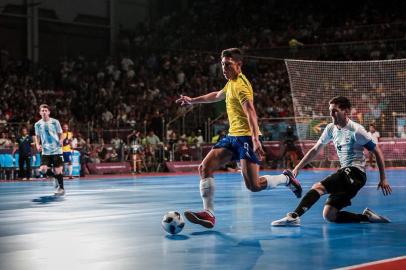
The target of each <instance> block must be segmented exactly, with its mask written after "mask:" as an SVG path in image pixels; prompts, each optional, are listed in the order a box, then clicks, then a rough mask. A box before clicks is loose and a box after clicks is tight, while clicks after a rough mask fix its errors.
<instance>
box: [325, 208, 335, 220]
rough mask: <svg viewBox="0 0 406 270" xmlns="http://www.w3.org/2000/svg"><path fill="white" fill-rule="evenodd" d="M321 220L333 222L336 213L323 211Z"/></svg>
mask: <svg viewBox="0 0 406 270" xmlns="http://www.w3.org/2000/svg"><path fill="white" fill-rule="evenodd" d="M323 218H324V220H325V221H327V222H335V221H336V220H337V213H336V212H334V211H329V210H324V211H323Z"/></svg>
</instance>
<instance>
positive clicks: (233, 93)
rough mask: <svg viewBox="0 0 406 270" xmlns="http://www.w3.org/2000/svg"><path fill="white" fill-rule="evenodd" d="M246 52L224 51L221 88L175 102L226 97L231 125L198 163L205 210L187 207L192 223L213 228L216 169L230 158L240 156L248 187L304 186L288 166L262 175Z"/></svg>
mask: <svg viewBox="0 0 406 270" xmlns="http://www.w3.org/2000/svg"><path fill="white" fill-rule="evenodd" d="M242 60H243V55H242V52H241V50H240V49H238V48H230V49H226V50H224V51H222V53H221V66H222V69H223V75H224V77H225V78H226V79H227V84H226V85H225V86H224V88H223V89H222V90H220V91H214V92H211V93H208V94H206V95H202V96H198V97H194V98H192V97H188V96H183V95H181V96H180V98H179V99H178V100H176V103H180V104H181V105H191V104H198V103H212V102H217V101H220V100H224V99H225V101H226V108H227V114H228V120H229V123H230V129H229V133H228V135H227V136H225V137H224V138H223V139H221V140H220V141H219V142H218V143H217V144H215V145H214V147H213V148H212V149H211V151H210V152H209V153H208V154H207V156H206V157H205V158H204V160H203V161H202V164H200V166H199V174H200V195H201V197H202V200H203V208H204V210H203V211H200V212H193V211H186V212H185V217H186V218H187V219H188V220H189V221H190V222H192V223H195V224H200V225H202V226H204V227H206V228H213V227H214V224H215V216H214V202H213V199H214V189H215V183H214V174H213V173H214V171H215V170H217V169H219V168H220V167H221V166H222V165H224V164H226V163H228V162H229V161H231V160H239V161H240V163H241V174H242V176H243V178H244V182H245V185H246V187H247V188H248V189H249V190H250V191H252V192H258V191H261V190H264V189H271V188H275V187H276V186H278V185H286V186H288V187H289V188H290V189H291V190H292V191H293V192H294V193H295V195H296V196H297V197H298V198H300V197H301V194H302V188H301V186H300V183H299V181H298V180H297V179H296V178H295V177H294V176H293V174H292V173H291V172H290V171H288V170H285V171H284V172H283V174H281V175H273V176H271V175H264V176H259V163H260V161H261V160H262V159H263V157H264V155H265V152H264V150H263V148H262V143H261V133H260V131H259V127H258V122H257V114H256V112H255V108H254V93H253V90H252V87H251V84H250V82H249V81H248V79H247V78H246V77H245V76H244V74H242V73H241V67H242Z"/></svg>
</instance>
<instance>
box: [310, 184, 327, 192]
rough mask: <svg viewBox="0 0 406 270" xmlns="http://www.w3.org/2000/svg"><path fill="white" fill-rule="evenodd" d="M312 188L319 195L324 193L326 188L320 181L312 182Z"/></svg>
mask: <svg viewBox="0 0 406 270" xmlns="http://www.w3.org/2000/svg"><path fill="white" fill-rule="evenodd" d="M312 189H314V190H316V191H317V192H318V193H319V194H320V195H323V194H324V193H326V189H325V188H324V186H323V185H322V184H321V183H320V182H319V183H315V184H313V186H312Z"/></svg>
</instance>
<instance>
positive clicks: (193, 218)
mask: <svg viewBox="0 0 406 270" xmlns="http://www.w3.org/2000/svg"><path fill="white" fill-rule="evenodd" d="M184 215H185V217H186V219H187V220H189V221H190V222H192V223H194V224H199V225H202V226H203V227H206V228H208V229H211V228H213V227H214V224H215V223H216V218H215V217H214V215H213V214H212V213H210V212H209V211H207V210H204V211H201V212H192V211H185V212H184Z"/></svg>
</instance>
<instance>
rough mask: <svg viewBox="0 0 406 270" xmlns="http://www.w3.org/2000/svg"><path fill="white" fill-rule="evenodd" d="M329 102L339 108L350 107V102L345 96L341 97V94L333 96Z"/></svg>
mask: <svg viewBox="0 0 406 270" xmlns="http://www.w3.org/2000/svg"><path fill="white" fill-rule="evenodd" d="M329 104H335V105H337V106H338V108H340V109H341V110H345V109H351V102H350V100H349V99H348V98H346V97H342V96H338V97H334V98H332V99H331V100H330V101H329Z"/></svg>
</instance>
